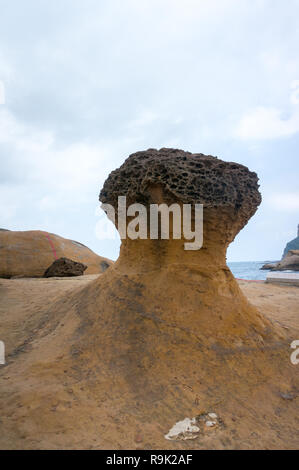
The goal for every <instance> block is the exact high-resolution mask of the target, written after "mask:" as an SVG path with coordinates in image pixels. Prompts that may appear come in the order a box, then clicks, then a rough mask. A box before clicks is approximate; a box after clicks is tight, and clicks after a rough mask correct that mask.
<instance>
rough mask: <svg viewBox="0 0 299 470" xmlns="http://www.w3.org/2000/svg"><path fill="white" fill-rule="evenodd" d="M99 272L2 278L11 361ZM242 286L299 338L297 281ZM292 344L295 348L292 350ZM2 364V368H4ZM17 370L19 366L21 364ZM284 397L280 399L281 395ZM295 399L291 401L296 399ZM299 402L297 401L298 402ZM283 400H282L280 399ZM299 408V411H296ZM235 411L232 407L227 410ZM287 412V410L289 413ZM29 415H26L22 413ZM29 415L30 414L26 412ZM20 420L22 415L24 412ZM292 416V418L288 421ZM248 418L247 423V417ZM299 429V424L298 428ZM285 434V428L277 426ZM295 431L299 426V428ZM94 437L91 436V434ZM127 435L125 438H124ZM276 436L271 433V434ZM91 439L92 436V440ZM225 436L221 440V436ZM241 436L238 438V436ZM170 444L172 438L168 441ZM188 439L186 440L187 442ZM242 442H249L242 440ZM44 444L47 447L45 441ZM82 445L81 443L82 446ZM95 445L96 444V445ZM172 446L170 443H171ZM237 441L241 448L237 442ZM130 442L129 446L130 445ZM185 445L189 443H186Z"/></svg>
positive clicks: (0, 324) (1, 314)
mask: <svg viewBox="0 0 299 470" xmlns="http://www.w3.org/2000/svg"><path fill="white" fill-rule="evenodd" d="M97 277H98V275H85V276H82V277H78V278H65V279H57V278H53V279H14V280H6V279H0V340H2V341H4V342H5V346H6V358H7V360H8V362H10V361H12V362H13V363H15V364H16V366H17V364H18V362H20V364H21V362H22V357H23V354H22V353H23V351H26V347H27V345H28V344H29V345H30V343H31V341H32V340H33V339H34V336H35V333H36V332H37V331H40V330H42V329H43V326H44V325H46V324H47V322H48V318H47V311H48V307H49V305H53V303H55V302H58V303H59V304H60V305H61V302H66V303H67V302H68V298H69V296H68V294H69V295H70V296H71V294H73V293H74V292H76V291H77V290H79V289H82V287H84V286H87V285H89V283H90V282H91V281H93V280H95V279H96V278H97ZM238 283H239V286H240V287H241V289H242V291H243V292H244V294H245V295H246V296H247V298H248V299H249V301H250V302H251V303H252V304H254V305H255V306H256V307H258V308H259V310H260V311H261V312H262V313H263V314H264V315H265V316H266V317H268V318H269V319H271V321H272V322H274V323H277V324H279V326H280V327H282V328H283V329H284V330H285V331H286V332H287V336H288V338H290V339H293V340H296V339H299V322H298V315H299V288H298V287H292V286H279V285H271V284H266V283H264V282H259V281H257V282H249V281H238ZM291 352H292V351H291V349H290V354H291ZM293 367H298V371H299V365H298V366H293ZM1 369H2V370H1ZM9 370H10V369H9V367H3V366H0V379H1V375H2V378H3V380H2V381H1V388H2V390H1V392H2V393H3V395H5V394H9V391H8V390H7V391H6V390H5V383H6V379H7V378H8V376H7V374H8V373H9V374H10V372H9ZM16 370H17V367H16ZM9 379H10V381H11V382H12V383H13V382H14V380H15V379H14V378H13V377H12V376H11V374H10V377H9ZM26 387H27V388H28V387H30V379H29V381H28V383H27V384H26ZM279 399H280V400H281V403H282V405H281V407H282V408H281V409H283V407H291V406H292V411H291V409H290V412H291V413H293V414H294V413H297V416H298V406H297V407H296V403H297V401H298V397H297V398H296V396H292V397H288V396H285V397H284V398H283V399H281V397H280V398H279ZM279 399H278V400H279ZM290 400H291V401H290ZM295 402H296V403H295ZM279 403H280V402H279ZM14 407H16V408H17V403H15V404H14V405H13V406H12V410H14ZM264 407H265V409H266V407H267V403H266V402H265V403H264ZM296 410H297V411H296ZM281 412H283V411H280V407H278V408H276V414H277V415H279V413H281ZM11 413H12V415H11V421H14V419H16V418H14V414H15V413H16V415H17V414H18V413H19V411H18V410H17V409H15V411H12V412H11ZM227 413H228V415H229V410H227ZM286 418H287V416H286ZM5 419H6V420H7V419H8V420H9V419H10V417H9V416H7V417H6V418H5ZM22 419H23V418H22ZM24 419H26V418H24ZM19 420H20V418H19ZM286 422H287V421H286ZM233 424H234V423H232V425H233ZM244 424H245V423H244ZM1 428H2V436H3V435H4V434H5V433H6V431H7V429H10V427H8V428H7V429H5V426H3V420H2V419H1V416H0V430H1ZM297 431H298V430H297ZM9 432H10V433H11V436H12V437H7V439H6V438H5V436H4V437H3V438H2V440H1V443H0V447H1V448H22V445H23V444H22V441H21V439H22V436H21V437H20V438H18V439H20V441H19V442H14V439H15V437H13V436H14V433H13V432H12V431H9ZM275 432H277V434H278V435H279V431H275ZM294 433H295V430H294ZM57 439H58V441H57V442H59V439H64V438H63V437H62V436H60V437H59V436H57ZM86 439H87V440H88V438H86ZM124 439H125V438H124ZM269 439H270V438H269ZM87 440H86V442H87ZM63 442H64V444H62V447H64V446H65V447H67V448H72V447H76V445H78V446H79V444H78V443H76V442H72V443H70V442H69V441H67V440H65V441H63ZM136 442H137V444H136V446H137V447H136V448H138V445H139V446H141V448H142V447H143V444H142V443H141V444H138V442H139V441H138V439H137V440H136ZM219 442H220V441H219ZM219 442H218V443H217V445H216V443H215V442H212V441H209V440H208V439H206V441H205V444H204V445H205V447H208V448H214V447H217V448H220V447H222V448H226V447H227V448H231V447H232V444H231V443H230V442H229V441H227V442H228V443H227V444H226V442H225V441H224V440H223V443H219ZM234 442H236V439H235V440H234ZM290 442H291V443H290V447H291V448H296V442H297V444H298V447H299V442H298V439H297V441H296V438H295V436H293V437H292V440H291V441H290ZM165 444H167V442H166V441H165ZM82 445H83V447H85V448H87V447H89V446H88V444H86V443H83V444H82ZM182 445H183V444H182ZM240 446H241V447H244V446H242V445H241V444H240ZM276 446H277V447H283V448H288V443H287V442H284V444H281V443H279V444H276V443H274V447H276ZM24 447H25V448H39V447H40V444H38V443H36V444H34V443H30V442H27V444H25V441H24ZM41 447H45V443H43V445H42V446H41ZM51 447H52V448H57V447H58V448H59V444H58V443H57V444H53V443H51V445H50V448H51ZM79 447H80V446H79ZM91 447H92V446H91ZM103 447H104V448H105V447H106V448H107V447H110V448H112V447H111V443H109V442H108V441H107V443H106V444H105V443H104V444H103ZM166 447H167V446H166V445H165V448H166ZM234 447H235V448H237V446H236V444H234ZM246 447H250V443H248V442H247V444H246V445H245V448H246ZM267 447H270V448H271V445H269V444H267ZM116 448H121V444H119V443H116ZM124 448H126V447H124ZM182 448H184V447H182Z"/></svg>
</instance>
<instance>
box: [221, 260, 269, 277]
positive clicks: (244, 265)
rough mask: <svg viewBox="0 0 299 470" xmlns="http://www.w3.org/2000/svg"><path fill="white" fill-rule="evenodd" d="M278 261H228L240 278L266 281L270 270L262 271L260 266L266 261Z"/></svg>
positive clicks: (232, 270)
mask: <svg viewBox="0 0 299 470" xmlns="http://www.w3.org/2000/svg"><path fill="white" fill-rule="evenodd" d="M275 262H276V261H238V262H227V265H228V266H229V268H230V270H231V272H232V273H233V275H234V276H235V277H236V278H238V279H249V280H255V281H257V280H259V281H265V280H266V277H267V274H268V273H269V272H270V271H261V270H260V268H261V267H262V266H263V265H264V264H266V263H275Z"/></svg>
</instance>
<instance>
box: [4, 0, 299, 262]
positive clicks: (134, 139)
mask: <svg viewBox="0 0 299 470" xmlns="http://www.w3.org/2000/svg"><path fill="white" fill-rule="evenodd" d="M0 2H1V0H0ZM16 12H17V13H16ZM298 13H299V10H298V2H297V1H295V0H288V5H287V6H286V5H285V4H283V3H282V2H278V1H277V2H273V0H244V1H242V2H240V1H239V0H211V1H206V0H186V1H185V2H182V1H181V0H143V1H140V0H126V2H124V1H123V0H102V1H101V2H99V1H98V0H85V1H84V2H83V1H82V0H61V1H59V2H49V1H46V0H40V1H39V2H36V0H27V1H26V2H23V3H22V2H20V1H19V0H10V2H6V6H5V8H2V9H1V17H0V80H2V81H3V83H4V84H5V104H2V105H1V107H0V162H1V168H0V182H1V188H0V189H1V201H3V203H4V204H5V205H6V208H4V209H2V216H3V220H6V221H7V222H6V223H7V224H9V227H7V228H10V227H11V228H12V227H14V228H23V227H26V228H31V227H33V226H35V227H36V226H38V227H40V228H47V229H48V230H50V231H54V230H56V231H59V232H60V233H62V234H63V233H64V234H66V235H68V236H70V237H73V238H77V239H78V240H81V241H82V242H83V243H86V244H88V245H91V246H93V247H94V248H96V247H97V246H98V245H97V244H96V241H95V240H94V238H93V237H92V236H91V235H90V234H91V231H92V230H93V227H94V224H95V223H96V220H95V216H94V213H93V210H94V208H95V207H96V206H97V198H98V193H99V191H100V189H101V185H102V183H103V181H104V180H105V178H106V177H107V175H108V174H109V172H110V171H111V170H113V169H115V168H116V167H118V166H120V165H121V163H122V162H123V160H124V159H125V158H126V157H127V156H128V155H129V154H130V153H133V152H135V151H137V150H141V149H145V148H149V147H156V148H160V147H164V146H171V147H180V148H184V149H185V150H190V151H196V152H204V153H209V154H214V155H219V157H220V158H223V159H226V160H229V161H234V160H235V161H241V162H242V163H244V164H245V165H247V166H249V167H250V168H251V169H253V170H259V169H262V170H264V169H265V171H263V178H264V180H263V181H262V183H263V184H264V185H265V186H266V187H267V188H270V189H271V190H272V189H273V188H277V187H279V186H278V185H277V179H279V177H280V175H275V174H274V173H275V168H279V167H280V161H281V153H283V155H284V162H285V166H284V175H285V177H286V178H287V177H288V174H287V171H288V170H287V168H288V165H289V166H290V167H291V169H290V172H291V173H292V175H294V172H295V168H294V162H293V161H294V159H295V158H296V157H295V156H294V153H295V151H294V149H293V147H294V146H296V142H295V143H293V144H291V143H290V141H291V139H290V138H296V137H297V135H298V134H297V132H298V111H297V107H298V103H297V100H298V90H297V88H296V87H297V82H296V78H299V60H298V51H297V44H298V41H299V29H298V27H297V18H298ZM290 84H292V89H291V90H290ZM290 93H291V98H290ZM290 100H291V101H290ZM281 110H282V111H283V112H281ZM286 113H288V114H286ZM236 122H237V125H236ZM265 136H266V137H265ZM278 136H280V137H284V139H281V141H280V145H281V148H280V150H277V149H276V148H275V149H274V150H273V147H271V142H272V140H273V141H274V140H275V139H276V138H277V137H278ZM253 139H258V140H259V141H258V142H256V141H254V140H253ZM248 140H252V142H250V143H249V144H250V145H248ZM282 141H283V143H282V144H281V142H282ZM254 145H256V146H257V147H258V151H256V152H253V151H252V148H253V147H254ZM292 145H293V147H292ZM272 150H273V151H272ZM270 159H271V163H272V162H273V167H271V168H274V170H272V171H270V170H268V168H266V167H267V165H268V163H269V161H270ZM266 169H267V171H266ZM293 180H295V177H293ZM296 181H297V180H296ZM296 181H295V183H292V184H293V185H292V184H289V186H288V188H289V191H290V192H292V191H293V186H294V185H295V184H296ZM288 182H289V183H290V178H289V179H288ZM283 187H284V186H283ZM270 189H269V190H270ZM274 210H275V209H274V208H272V206H269V214H270V215H269V217H271V214H273V211H274ZM4 212H5V213H4ZM291 214H293V213H291ZM0 216H1V214H0ZM78 219H80V223H79V222H78ZM2 225H3V223H2ZM0 226H1V222H0ZM245 238H246V237H245ZM245 245H246V243H245ZM106 254H107V256H108V255H109V254H110V253H109V252H107V253H106ZM110 255H111V254H110Z"/></svg>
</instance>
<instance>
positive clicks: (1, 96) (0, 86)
mask: <svg viewBox="0 0 299 470" xmlns="http://www.w3.org/2000/svg"><path fill="white" fill-rule="evenodd" d="M4 103H5V87H4V83H3V81H2V80H0V104H4Z"/></svg>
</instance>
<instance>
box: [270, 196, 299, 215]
mask: <svg viewBox="0 0 299 470" xmlns="http://www.w3.org/2000/svg"><path fill="white" fill-rule="evenodd" d="M265 202H267V203H268V204H269V205H271V206H272V208H273V209H276V210H279V211H287V212H298V211H299V193H277V194H272V195H271V196H268V197H267V198H265Z"/></svg>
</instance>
